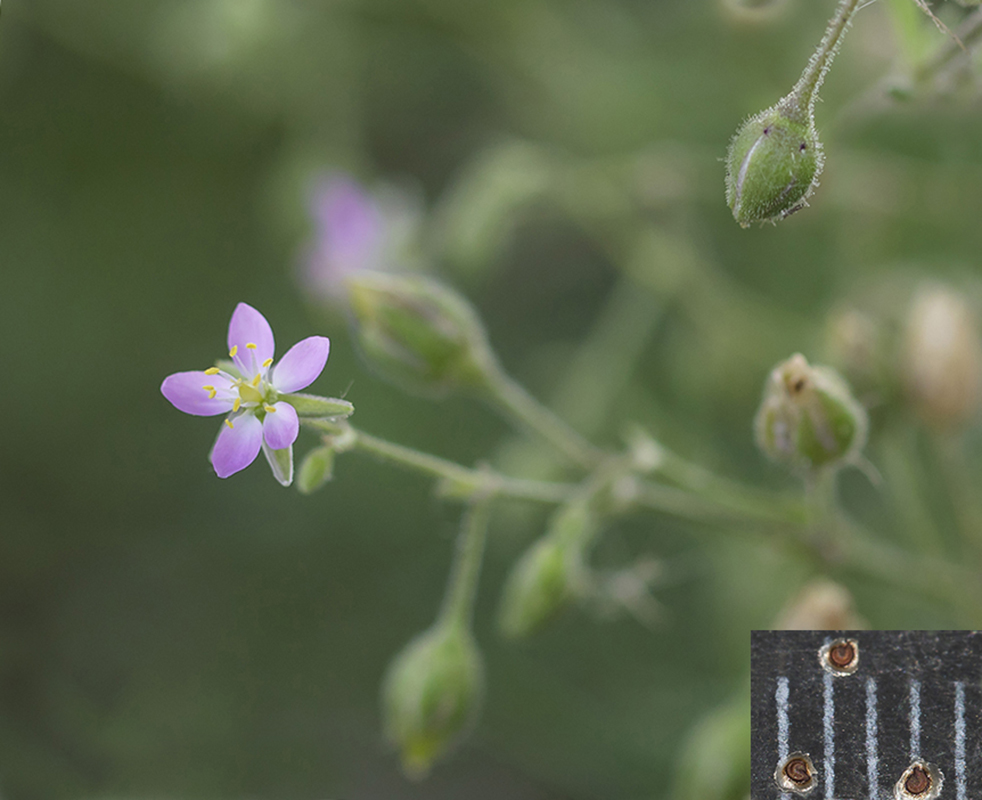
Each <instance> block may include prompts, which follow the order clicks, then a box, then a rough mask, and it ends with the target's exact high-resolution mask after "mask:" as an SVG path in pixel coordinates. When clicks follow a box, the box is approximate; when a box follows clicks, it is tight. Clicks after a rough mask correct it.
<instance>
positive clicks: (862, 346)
mask: <svg viewBox="0 0 982 800" xmlns="http://www.w3.org/2000/svg"><path fill="white" fill-rule="evenodd" d="M887 339H888V336H887V334H886V331H885V330H884V329H883V325H882V323H880V322H879V321H878V320H876V319H875V318H874V317H873V316H871V315H869V314H866V313H864V312H862V311H859V310H858V309H855V308H840V309H837V310H836V311H834V312H833V313H832V314H831V315H830V316H829V319H828V322H827V325H826V336H825V342H826V347H825V350H826V354H827V355H828V359H829V361H830V362H831V363H832V364H834V365H835V366H836V367H837V368H838V369H840V370H841V371H842V373H843V375H845V377H846V378H847V379H848V381H849V383H850V385H851V386H853V387H855V389H856V391H857V392H858V393H859V394H860V396H863V394H864V393H865V392H875V393H877V394H878V395H882V394H883V392H884V391H886V390H887V389H888V387H889V385H890V383H891V380H892V377H891V375H890V373H891V372H892V370H893V364H894V358H893V357H892V356H891V354H890V350H889V343H888V341H887Z"/></svg>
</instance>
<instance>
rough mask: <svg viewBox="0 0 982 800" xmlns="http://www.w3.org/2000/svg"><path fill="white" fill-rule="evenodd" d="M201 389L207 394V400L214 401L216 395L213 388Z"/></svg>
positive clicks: (205, 387) (203, 387)
mask: <svg viewBox="0 0 982 800" xmlns="http://www.w3.org/2000/svg"><path fill="white" fill-rule="evenodd" d="M201 388H202V389H204V390H205V391H206V392H208V399H209V400H214V399H215V395H216V394H218V392H217V391H216V389H215V387H214V386H202V387H201Z"/></svg>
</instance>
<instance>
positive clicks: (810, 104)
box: [787, 0, 860, 121]
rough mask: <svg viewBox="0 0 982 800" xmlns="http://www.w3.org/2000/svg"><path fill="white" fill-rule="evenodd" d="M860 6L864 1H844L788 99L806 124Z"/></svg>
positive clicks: (841, 2)
mask: <svg viewBox="0 0 982 800" xmlns="http://www.w3.org/2000/svg"><path fill="white" fill-rule="evenodd" d="M859 2H860V0H840V2H839V7H838V9H836V12H835V16H833V17H832V19H831V20H829V26H828V28H826V29H825V36H824V37H822V42H821V44H819V46H818V50H816V51H815V54H814V55H813V56H812V57H811V60H810V61H809V62H808V66H807V67H805V71H804V72H802V73H801V77H800V78H799V79H798V82H797V83H796V84H795V85H794V89H792V90H791V94H790V95H788V98H787V99H788V100H789V101H791V103H792V104H793V107H794V110H795V111H797V112H798V113H799V115H801V117H802V120H803V121H807V120H808V118H810V117H811V113H812V111H813V109H814V107H815V98H816V97H817V96H818V90H819V89H820V88H821V87H822V82H823V81H824V80H825V75H826V73H828V71H829V67H830V66H832V61H833V59H834V58H835V55H836V53H838V52H839V45H841V44H842V37H843V36H844V35H845V32H846V31H847V30H848V28H849V23H850V22H851V21H852V16H853V14H855V13H856V9H857V8H858V7H859ZM789 110H790V109H789Z"/></svg>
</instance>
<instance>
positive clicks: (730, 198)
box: [726, 98, 823, 228]
mask: <svg viewBox="0 0 982 800" xmlns="http://www.w3.org/2000/svg"><path fill="white" fill-rule="evenodd" d="M789 101H790V102H791V104H790V105H789ZM822 164H823V157H822V145H821V143H820V142H819V141H818V134H817V133H816V131H815V125H814V123H813V122H812V119H811V116H810V114H809V113H807V112H805V113H802V112H801V111H800V110H799V109H798V108H797V106H795V105H794V103H793V98H785V100H784V101H782V102H781V103H778V104H777V105H776V106H774V107H773V108H769V109H767V110H766V111H762V112H760V113H759V114H757V115H755V116H753V117H751V118H750V119H748V120H747V121H746V122H744V123H743V125H741V126H740V128H739V129H738V130H737V132H736V134H735V135H734V137H733V140H732V141H731V142H730V149H729V152H728V153H727V156H726V202H727V205H729V207H730V210H731V211H732V212H733V218H734V219H735V220H736V221H737V222H739V223H740V225H741V226H742V227H744V228H746V227H748V226H749V225H750V224H751V223H754V222H777V221H778V220H781V219H784V218H785V217H787V216H789V215H791V214H793V213H794V212H795V211H798V210H799V209H800V208H802V207H804V205H805V204H806V201H807V199H808V196H809V195H810V194H811V193H812V191H813V189H814V188H815V186H817V185H818V176H819V174H820V173H821V171H822Z"/></svg>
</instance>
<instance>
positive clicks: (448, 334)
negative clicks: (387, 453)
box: [347, 272, 494, 394]
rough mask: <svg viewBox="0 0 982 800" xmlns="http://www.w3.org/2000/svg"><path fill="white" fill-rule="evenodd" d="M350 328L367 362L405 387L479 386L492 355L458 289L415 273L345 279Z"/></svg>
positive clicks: (364, 274) (437, 390)
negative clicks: (352, 315) (351, 323)
mask: <svg viewBox="0 0 982 800" xmlns="http://www.w3.org/2000/svg"><path fill="white" fill-rule="evenodd" d="M347 285H348V291H349V300H350V305H351V309H352V311H353V312H354V318H355V334H356V337H357V339H358V342H359V344H360V345H361V350H362V353H363V354H364V356H365V357H366V359H367V360H368V361H369V363H370V364H371V365H372V366H373V367H374V368H375V369H376V370H377V371H378V372H379V373H380V374H381V375H382V376H383V377H386V378H388V379H390V380H392V381H394V382H395V383H397V384H400V385H401V386H403V387H404V388H406V389H408V390H410V391H416V392H419V393H424V394H443V393H446V392H447V391H449V390H451V389H458V388H467V387H476V386H480V385H482V384H483V383H485V382H486V377H487V375H488V373H489V371H490V370H491V368H492V367H493V366H494V356H493V354H492V352H491V348H490V346H489V345H488V342H487V338H486V336H485V333H484V328H483V326H482V325H481V321H480V320H479V319H478V316H477V314H476V313H475V311H474V309H473V308H472V307H471V305H470V303H468V302H467V300H465V299H464V298H463V297H462V296H461V295H459V294H457V292H455V291H453V290H452V289H449V288H447V287H446V286H444V285H442V284H440V283H438V282H436V281H434V280H431V279H429V278H423V277H420V276H396V275H388V274H383V273H378V272H362V273H359V274H357V275H355V276H353V277H351V278H349V280H348V282H347Z"/></svg>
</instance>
